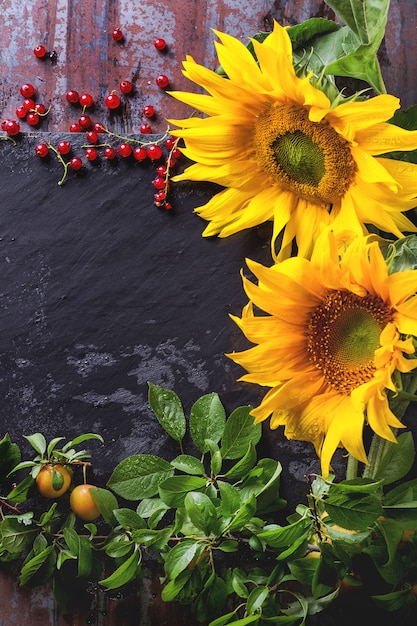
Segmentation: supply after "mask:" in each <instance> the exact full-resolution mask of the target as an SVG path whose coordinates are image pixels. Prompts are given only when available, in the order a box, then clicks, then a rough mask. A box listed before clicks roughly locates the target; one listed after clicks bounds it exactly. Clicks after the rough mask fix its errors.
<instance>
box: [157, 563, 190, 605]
mask: <svg viewBox="0 0 417 626" xmlns="http://www.w3.org/2000/svg"><path fill="white" fill-rule="evenodd" d="M192 575H193V570H192V569H191V568H190V569H186V570H184V571H183V572H181V574H180V575H179V576H177V577H176V578H174V579H173V580H170V581H169V583H168V584H167V585H166V586H165V587H164V588H163V589H162V592H161V598H162V600H163V601H164V602H173V601H174V600H176V599H177V597H178V596H179V595H180V593H181V592H182V590H183V589H184V587H185V586H186V584H187V583H188V581H189V580H190V578H191V576H192Z"/></svg>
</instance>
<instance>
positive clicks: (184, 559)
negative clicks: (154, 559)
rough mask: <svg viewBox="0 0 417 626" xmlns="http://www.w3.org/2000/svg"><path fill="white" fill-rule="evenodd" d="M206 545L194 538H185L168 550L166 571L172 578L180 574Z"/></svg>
mask: <svg viewBox="0 0 417 626" xmlns="http://www.w3.org/2000/svg"><path fill="white" fill-rule="evenodd" d="M203 550H204V546H203V545H202V544H201V543H198V542H197V541H194V540H193V539H184V540H183V541H181V542H180V543H178V544H177V545H176V546H174V547H173V548H172V550H170V551H169V552H168V555H167V557H166V559H165V564H164V567H165V573H166V575H167V576H168V578H170V579H171V580H172V579H174V578H176V577H177V576H179V574H181V572H182V571H184V570H185V569H186V568H187V567H188V565H190V563H191V562H192V561H193V559H194V560H196V559H198V557H199V556H200V555H201V553H202V552H203Z"/></svg>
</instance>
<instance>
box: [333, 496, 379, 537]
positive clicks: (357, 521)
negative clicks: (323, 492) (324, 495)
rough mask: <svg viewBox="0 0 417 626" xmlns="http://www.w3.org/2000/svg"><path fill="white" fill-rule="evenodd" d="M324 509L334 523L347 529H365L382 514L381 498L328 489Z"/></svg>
mask: <svg viewBox="0 0 417 626" xmlns="http://www.w3.org/2000/svg"><path fill="white" fill-rule="evenodd" d="M326 510H327V512H328V513H329V515H330V517H331V519H332V520H333V522H334V523H335V524H337V525H338V526H341V527H342V528H346V529H347V530H366V529H367V528H368V526H370V525H371V524H373V523H374V522H375V520H376V518H377V517H379V516H380V515H382V505H381V500H380V499H379V498H376V497H374V496H372V495H370V496H360V495H357V496H350V495H348V494H345V493H336V492H333V493H332V490H330V492H329V498H328V500H327V501H326Z"/></svg>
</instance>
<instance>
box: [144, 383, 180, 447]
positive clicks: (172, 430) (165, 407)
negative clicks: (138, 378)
mask: <svg viewBox="0 0 417 626" xmlns="http://www.w3.org/2000/svg"><path fill="white" fill-rule="evenodd" d="M148 400H149V404H150V407H151V409H152V411H153V412H154V413H155V415H156V417H157V419H158V422H159V423H160V424H161V426H162V428H163V429H164V430H165V431H166V432H167V433H168V435H169V436H170V437H172V439H175V441H181V440H182V438H183V437H184V435H185V431H186V420H185V415H184V410H183V408H182V404H181V400H180V399H179V397H178V396H177V394H176V393H174V392H173V391H169V390H168V389H163V387H159V386H158V385H153V384H152V383H149V382H148Z"/></svg>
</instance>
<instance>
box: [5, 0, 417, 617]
mask: <svg viewBox="0 0 417 626" xmlns="http://www.w3.org/2000/svg"><path fill="white" fill-rule="evenodd" d="M358 1H359V0H358ZM315 16H322V17H329V18H332V17H333V15H332V12H331V11H330V10H329V9H328V7H327V6H326V5H325V4H324V3H323V2H321V0H291V1H289V2H285V1H284V0H275V2H273V1H268V0H263V1H262V2H260V1H259V0H243V1H242V0H210V1H209V2H202V1H200V0H175V1H174V0H160V1H159V2H158V3H156V2H154V1H153V0H140V1H139V0H112V1H109V0H106V1H104V0H32V1H31V2H22V1H21V0H18V1H16V0H2V3H1V11H0V33H1V46H0V114H1V117H2V118H4V117H15V113H14V112H15V109H16V106H18V105H19V104H20V102H21V100H22V97H21V96H20V94H19V86H20V85H21V84H22V83H24V82H31V83H32V84H34V86H35V87H36V89H37V92H38V98H37V100H38V101H43V102H44V103H45V104H46V105H48V106H49V105H50V106H51V112H50V114H49V115H48V117H47V118H46V119H45V120H44V122H43V124H42V130H44V131H67V130H68V129H69V125H70V123H71V122H73V121H74V120H75V119H77V117H78V115H79V112H80V109H79V108H76V107H73V106H71V105H69V104H68V103H67V102H66V100H65V93H66V91H67V90H68V89H76V90H77V91H79V92H80V93H84V92H89V93H91V94H92V95H93V97H94V99H95V101H96V107H95V110H94V117H95V119H99V120H100V121H102V122H103V123H104V124H105V125H106V126H108V127H111V128H112V129H113V130H114V132H117V133H120V134H129V133H137V132H138V131H139V128H140V125H141V123H142V121H143V115H142V109H143V106H144V105H145V104H152V105H153V106H154V107H155V109H156V113H157V115H156V118H155V120H153V121H152V129H153V130H154V132H160V131H162V130H164V129H165V127H166V121H165V119H166V118H181V117H185V116H187V115H188V113H189V111H188V109H187V108H186V107H185V105H182V104H181V103H178V102H177V101H176V100H174V99H172V98H170V97H169V96H168V95H167V94H166V93H165V92H164V91H163V90H161V89H159V88H158V87H157V86H156V84H155V78H156V76H157V75H158V74H160V73H163V74H166V75H167V76H168V77H169V79H170V88H172V89H180V90H181V89H187V90H190V89H193V85H192V84H191V83H189V82H188V81H187V80H186V79H185V78H184V77H183V76H182V74H181V62H182V60H183V59H184V58H185V56H186V54H190V55H192V56H193V57H194V58H195V60H197V61H198V62H200V63H203V64H204V65H206V66H207V67H211V68H213V69H214V68H215V67H216V64H217V63H216V58H215V53H214V46H213V40H214V34H213V33H212V30H211V29H213V28H214V29H218V30H223V31H227V32H229V33H231V34H232V35H234V36H236V37H238V38H240V39H242V40H243V41H245V40H246V39H247V38H248V37H249V36H250V35H252V34H253V33H255V32H257V31H259V30H268V29H269V28H270V25H271V21H272V19H274V18H275V19H277V20H278V21H280V22H281V23H283V24H294V23H297V22H300V21H303V20H305V19H307V18H309V17H315ZM115 27H120V28H121V29H122V31H123V33H124V35H125V38H124V41H123V42H121V43H116V42H115V41H113V39H112V38H111V31H112V30H113V29H114V28H115ZM416 27H417V3H416V2H415V0H393V1H392V3H391V7H390V12H389V22H388V26H387V29H386V37H385V41H384V42H383V45H382V47H381V65H382V70H383V75H384V78H385V82H386V85H387V88H388V91H389V92H390V93H393V94H394V95H397V96H399V97H400V98H401V101H402V104H403V107H405V108H406V107H408V106H410V105H411V104H413V103H415V102H417V63H416V56H417V51H416V48H415V45H414V37H415V31H416ZM157 36H158V37H163V38H164V39H166V41H167V44H168V50H167V51H166V52H165V53H161V52H158V51H157V50H156V49H155V48H154V46H153V39H154V38H155V37H157ZM40 43H42V44H44V45H45V46H46V47H47V49H48V51H50V52H51V51H55V53H56V63H52V62H51V61H50V60H48V59H47V60H39V59H37V58H36V57H35V56H34V54H33V48H34V47H35V46H36V45H38V44H40ZM121 80H131V81H132V82H133V83H134V85H135V93H134V95H133V96H132V97H128V98H126V99H125V100H124V105H123V107H122V109H121V111H120V112H118V113H117V114H114V115H112V114H109V112H108V111H107V110H106V108H105V106H104V98H105V96H106V94H107V93H109V92H110V91H111V90H113V89H118V85H119V82H120V81H121ZM22 126H24V128H23V130H25V131H29V132H30V130H31V129H30V128H29V127H27V126H26V125H25V124H22ZM159 591H160V590H159V588H158V586H157V583H156V582H155V581H152V580H151V579H150V578H148V579H146V578H145V581H144V583H143V585H142V586H141V589H140V590H139V591H138V593H137V595H136V596H130V597H124V598H117V597H116V598H113V599H108V598H106V597H105V596H104V595H103V594H101V593H100V592H95V593H92V594H91V605H90V606H89V607H87V608H82V609H81V608H80V609H79V610H78V611H76V612H75V613H74V615H73V616H72V617H71V618H70V620H69V623H72V624H73V625H74V626H76V625H78V624H94V625H96V626H100V625H102V624H106V625H108V626H111V625H113V624H117V625H118V626H133V625H136V626H156V625H158V626H163V625H164V624H169V625H170V626H179V625H187V626H191V624H192V622H191V620H190V618H189V617H186V614H185V612H184V610H182V609H179V608H178V607H173V606H170V605H165V604H164V603H162V601H161V600H160V597H159ZM66 623H68V621H65V620H64V619H63V618H62V617H60V616H59V614H58V612H57V610H56V607H55V605H54V602H53V600H52V594H51V592H50V591H49V590H45V589H44V588H41V589H35V590H22V589H19V588H18V586H17V582H16V579H15V578H14V577H11V576H10V575H8V574H7V573H3V572H2V571H0V626H14V625H17V624H19V626H29V625H30V626H34V625H35V624H42V626H52V625H53V626H63V625H64V624H66Z"/></svg>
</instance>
